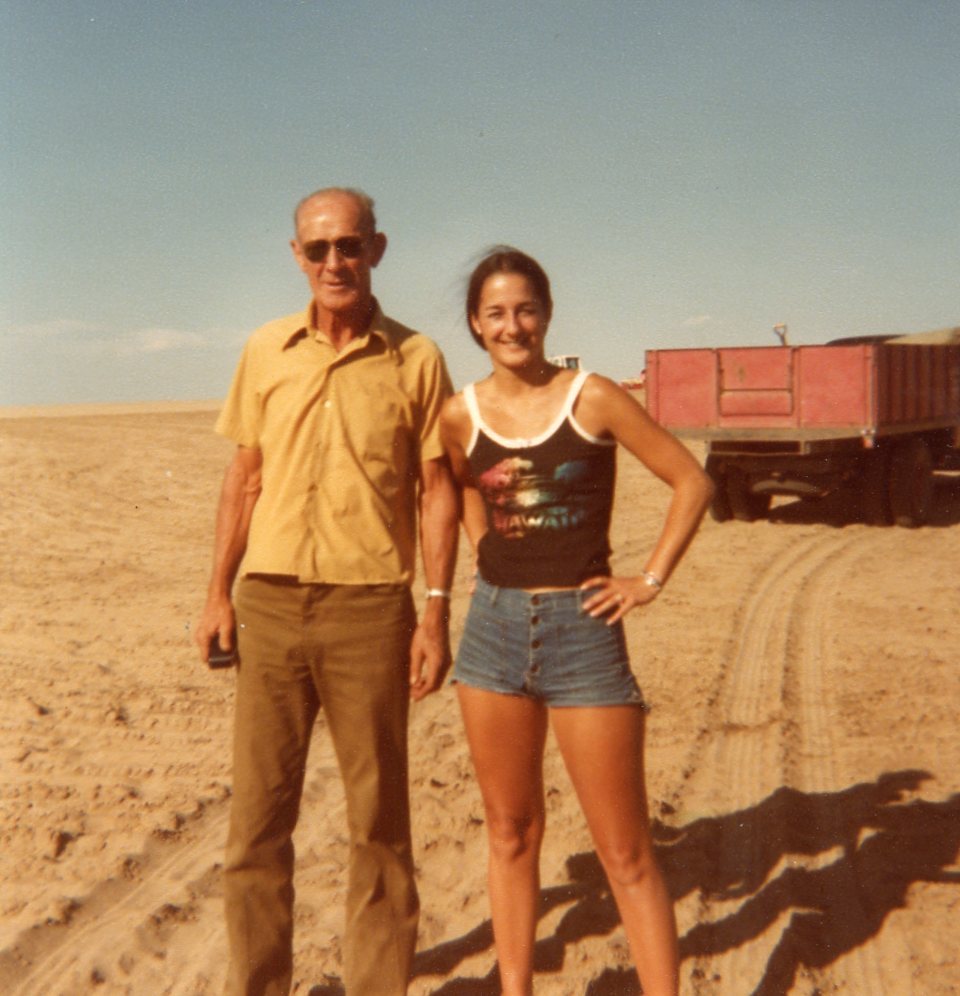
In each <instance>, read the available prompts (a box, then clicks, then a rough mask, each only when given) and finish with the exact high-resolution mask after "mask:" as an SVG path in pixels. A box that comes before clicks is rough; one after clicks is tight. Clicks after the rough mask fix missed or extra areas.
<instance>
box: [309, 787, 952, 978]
mask: <svg viewBox="0 0 960 996" xmlns="http://www.w3.org/2000/svg"><path fill="white" fill-rule="evenodd" d="M931 777H932V776H931V775H930V774H929V773H927V772H924V771H909V770H908V771H898V772H893V773H888V774H885V775H882V776H881V777H880V778H878V779H877V781H876V782H864V783H861V784H858V785H853V786H851V787H850V788H848V789H845V790H843V791H842V792H825V793H804V792H798V791H796V790H795V789H791V788H780V789H777V790H776V791H775V792H773V793H772V794H771V795H770V796H768V797H767V798H766V799H764V800H763V801H762V802H760V803H758V804H757V805H756V806H753V807H751V808H750V809H746V810H742V811H738V812H734V813H729V814H727V815H725V816H718V817H711V818H705V819H700V820H695V821H693V822H692V823H689V824H687V825H686V826H680V827H673V826H669V825H667V824H664V823H662V822H659V821H655V822H654V836H655V839H656V846H657V857H658V859H659V861H660V866H661V868H662V869H663V872H664V876H665V878H666V880H667V884H668V887H669V889H670V893H671V895H672V897H673V899H674V900H675V901H676V900H678V899H681V898H682V897H683V896H686V895H688V894H690V893H693V892H697V893H699V894H701V895H703V896H704V897H705V898H707V899H710V898H711V897H713V898H717V899H723V900H730V899H742V900H743V902H742V904H741V905H740V906H739V908H738V909H737V910H736V911H735V912H734V913H731V914H730V915H728V916H726V917H723V918H722V919H720V920H716V921H713V922H710V923H698V924H696V925H695V926H694V927H692V928H691V929H690V930H689V931H688V932H687V933H686V934H684V935H683V937H681V938H680V957H681V959H682V960H684V961H686V960H689V959H694V958H697V957H700V956H706V955H715V954H719V953H722V952H724V951H729V950H731V949H734V948H737V947H739V946H741V945H743V944H746V943H748V942H749V941H751V940H752V939H754V938H756V937H758V936H760V935H761V934H762V933H763V932H764V931H765V930H766V929H767V928H768V927H769V926H770V925H771V924H772V923H773V922H774V921H775V920H776V919H777V918H778V917H779V916H781V915H782V914H784V913H786V912H788V911H790V910H794V912H793V915H792V917H791V918H790V920H789V922H788V924H787V927H786V928H785V929H784V931H783V933H782V935H781V937H780V939H779V941H778V942H777V944H776V947H775V948H774V950H773V952H772V954H771V955H770V957H769V958H768V960H767V963H766V965H765V966H764V968H763V971H762V975H761V976H760V978H758V979H756V980H751V982H750V984H751V985H753V986H754V988H753V989H752V994H753V996H778V994H784V993H788V992H789V991H790V988H791V985H792V983H793V981H794V979H795V977H796V974H797V972H798V970H799V969H800V968H801V966H807V967H811V968H823V967H825V966H827V965H829V964H831V963H832V962H834V961H835V960H836V959H837V958H839V957H841V956H842V955H844V954H847V953H849V952H851V951H853V950H855V949H856V948H858V947H860V946H861V945H863V944H865V943H866V942H867V941H869V940H870V938H872V937H874V936H876V935H877V934H878V933H879V932H880V930H881V928H882V927H883V923H884V921H885V919H886V918H887V916H888V915H889V914H890V912H891V911H893V910H896V909H899V908H902V907H904V906H905V905H906V897H907V892H908V890H909V889H910V886H911V885H912V884H913V883H914V882H950V883H957V884H960V873H958V872H952V871H948V870H947V869H948V868H949V866H950V865H952V864H953V863H954V862H956V860H957V856H958V851H960V794H958V795H953V796H951V797H950V798H948V799H946V800H943V801H941V802H927V801H925V800H922V799H920V800H914V801H910V802H904V801H903V793H904V792H906V791H912V790H916V789H917V788H918V787H919V786H920V785H921V784H922V783H923V782H924V781H925V780H927V779H929V778H931ZM835 849H839V852H840V853H839V856H838V857H837V858H836V860H834V861H833V862H832V863H830V864H828V865H825V866H822V867H818V868H812V869H807V868H803V867H785V868H783V869H782V870H781V871H780V872H779V873H778V874H776V876H775V877H774V878H772V879H771V878H770V876H771V874H773V873H774V871H775V870H776V868H777V867H778V866H779V865H780V863H781V861H782V860H783V859H784V858H786V857H788V856H809V857H813V856H816V855H824V854H826V853H827V852H830V851H832V850H835ZM567 872H568V876H569V879H570V881H569V883H568V884H566V885H560V886H554V887H551V888H547V889H544V890H543V891H542V892H541V894H540V916H541V917H543V916H545V915H546V914H547V913H549V912H550V911H551V910H552V909H555V908H556V907H557V906H561V905H569V906H570V908H569V909H568V910H567V911H566V912H565V913H564V914H563V916H562V917H561V919H560V921H559V923H558V924H557V927H556V929H555V930H554V932H553V933H552V934H551V935H550V936H549V937H545V938H541V939H540V940H539V941H538V942H537V946H536V951H535V968H536V971H537V973H538V974H551V973H557V972H560V971H562V969H563V964H564V960H565V957H566V954H567V951H568V949H571V948H573V947H574V946H575V945H576V944H577V943H578V942H579V941H581V940H583V939H584V938H586V937H590V936H603V935H606V934H609V933H611V932H612V931H613V930H614V929H615V928H616V927H617V925H618V924H619V922H620V917H619V915H618V913H617V908H616V905H615V903H614V901H613V898H612V896H611V894H610V890H609V887H608V885H607V881H606V878H605V877H604V874H603V871H602V868H601V866H600V862H599V861H598V860H597V857H596V855H595V854H594V853H592V852H587V853H583V854H575V855H572V856H571V857H570V858H568V859H567ZM492 946H493V931H492V928H491V925H490V922H489V920H487V921H484V922H482V923H480V924H478V925H477V926H476V927H475V928H474V929H473V930H471V931H470V932H468V933H466V934H464V935H463V936H461V937H458V938H456V939H454V940H451V941H447V942H445V943H443V944H438V945H437V946H435V947H433V948H430V949H429V950H427V951H422V952H420V953H419V954H418V955H417V958H416V961H415V964H414V975H415V977H422V976H430V975H438V976H449V975H450V974H451V973H452V972H454V971H456V968H457V966H458V965H459V964H460V963H461V962H462V961H464V960H465V959H467V958H469V957H471V956H473V955H476V954H479V953H481V952H483V951H486V950H489V949H491V948H492ZM499 991H500V989H499V981H498V975H497V966H496V965H494V966H493V968H492V969H491V971H490V972H489V973H488V974H487V975H486V976H484V977H482V978H478V977H468V976H458V977H456V978H452V979H448V980H447V981H445V982H443V983H441V984H440V985H439V988H437V989H436V990H434V996H497V993H499ZM640 991H641V990H640V986H639V984H638V982H637V978H636V974H635V973H634V972H633V971H632V970H631V971H629V972H627V971H624V970H622V969H607V970H605V971H604V972H603V973H602V974H601V975H600V976H599V977H598V978H596V979H594V980H593V982H592V983H591V984H590V986H589V987H588V989H587V996H637V994H639V993H640ZM338 992H340V993H342V992H343V990H342V987H339V986H338V985H337V983H336V981H335V980H327V982H325V983H324V984H323V985H320V986H314V987H313V988H312V989H311V990H310V996H334V994H336V993H338Z"/></svg>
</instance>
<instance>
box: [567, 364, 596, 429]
mask: <svg viewBox="0 0 960 996" xmlns="http://www.w3.org/2000/svg"><path fill="white" fill-rule="evenodd" d="M589 376H590V371H589V370H580V371H578V372H577V375H576V377H574V378H573V380H572V381H571V382H570V390H569V391H567V400H566V401H564V403H563V417H564V418H571V417H572V416H573V406H574V405H575V404H576V403H577V398H579V397H580V391H581V390H582V389H583V385H584V384H585V383H586V380H587V378H588V377H589Z"/></svg>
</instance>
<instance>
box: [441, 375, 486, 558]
mask: <svg viewBox="0 0 960 996" xmlns="http://www.w3.org/2000/svg"><path fill="white" fill-rule="evenodd" d="M472 431H473V424H472V422H471V419H470V413H469V412H468V411H467V406H466V403H465V402H464V400H463V395H462V394H456V395H454V396H453V397H452V398H450V399H448V401H447V402H446V404H445V405H444V406H443V411H442V412H441V414H440V436H441V438H442V439H443V445H444V448H445V450H446V452H447V456H448V457H449V458H450V466H451V467H452V469H453V479H454V480H455V481H456V483H457V487H458V488H459V489H460V493H461V499H460V521H461V522H462V523H463V528H464V531H465V532H466V534H467V539H468V540H469V541H470V545H471V546H472V547H473V549H474V551H476V549H477V544H478V543H479V542H480V538H481V537H482V536H483V534H484V533H485V532H486V531H487V514H486V511H485V510H484V507H483V498H482V496H481V495H480V492H479V491H478V490H477V487H476V484H475V482H474V480H473V475H472V474H471V473H470V462H469V461H468V460H467V452H466V448H467V446H468V445H469V443H470V435H471V433H472Z"/></svg>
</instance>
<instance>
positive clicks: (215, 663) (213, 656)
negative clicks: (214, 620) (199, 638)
mask: <svg viewBox="0 0 960 996" xmlns="http://www.w3.org/2000/svg"><path fill="white" fill-rule="evenodd" d="M236 663H237V644H236V640H234V644H233V646H232V647H231V648H230V650H224V649H223V647H221V646H220V638H219V637H218V636H214V637H213V639H212V640H211V641H210V653H209V655H208V656H207V664H209V665H210V667H211V668H222V667H233V665H234V664H236Z"/></svg>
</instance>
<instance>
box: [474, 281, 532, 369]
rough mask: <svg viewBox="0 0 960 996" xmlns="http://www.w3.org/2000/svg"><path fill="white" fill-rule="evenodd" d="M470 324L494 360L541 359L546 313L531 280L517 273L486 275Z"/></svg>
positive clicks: (503, 363) (509, 364) (511, 364)
mask: <svg viewBox="0 0 960 996" xmlns="http://www.w3.org/2000/svg"><path fill="white" fill-rule="evenodd" d="M470 324H471V325H472V326H473V330H474V332H476V333H477V335H479V336H480V338H481V339H482V340H483V345H484V348H485V349H486V350H487V352H488V353H489V354H490V359H491V360H492V361H493V362H494V363H495V364H499V365H501V366H505V367H523V366H526V365H527V364H528V363H537V362H541V361H542V360H543V355H544V353H543V341H544V338H545V337H546V334H547V325H548V319H547V315H546V312H545V311H544V307H543V305H542V304H541V302H540V300H539V298H538V297H537V296H536V294H535V293H534V290H533V287H532V285H531V283H530V281H529V280H528V279H527V278H526V277H525V276H523V275H522V274H520V273H494V274H492V275H491V276H489V277H487V279H486V280H485V281H484V283H483V289H482V290H481V292H480V301H479V304H478V306H477V311H476V314H474V315H472V316H471V318H470Z"/></svg>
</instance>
